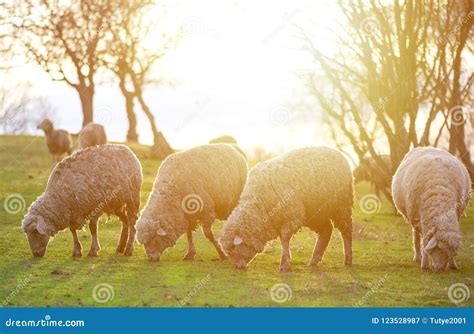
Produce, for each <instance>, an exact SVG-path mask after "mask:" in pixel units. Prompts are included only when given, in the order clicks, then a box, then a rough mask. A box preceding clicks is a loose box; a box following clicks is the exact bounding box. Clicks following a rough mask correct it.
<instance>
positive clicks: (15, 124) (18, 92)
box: [0, 84, 54, 135]
mask: <svg viewBox="0 0 474 334" xmlns="http://www.w3.org/2000/svg"><path fill="white" fill-rule="evenodd" d="M30 88H31V85H30V84H17V85H14V86H13V87H0V132H1V133H3V134H12V135H17V134H31V133H33V132H35V131H36V127H37V126H38V124H39V123H40V122H41V121H42V120H43V119H44V118H52V116H53V114H54V109H53V107H52V106H51V105H50V103H49V102H48V100H47V99H46V98H44V97H41V96H34V95H32V93H31V89H30Z"/></svg>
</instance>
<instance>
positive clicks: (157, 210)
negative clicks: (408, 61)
mask: <svg viewBox="0 0 474 334" xmlns="http://www.w3.org/2000/svg"><path fill="white" fill-rule="evenodd" d="M246 179H247V162H246V161H245V159H244V157H243V155H242V153H241V152H239V151H238V150H237V149H236V148H235V147H233V145H227V144H213V145H203V146H198V147H195V148H192V149H189V150H186V151H181V152H179V153H175V154H172V155H170V156H169V157H168V158H166V159H165V161H163V163H162V165H161V167H160V169H159V171H158V175H157V177H156V180H155V184H154V186H153V191H152V193H151V194H150V197H149V198H148V202H147V204H146V206H145V208H144V209H143V211H142V214H141V216H140V219H139V221H138V223H137V239H138V241H139V242H140V243H142V244H143V245H144V246H145V250H146V253H147V255H148V258H149V260H151V261H158V260H159V259H160V256H161V254H162V253H163V252H164V250H165V249H167V248H168V247H172V246H174V245H175V243H176V241H177V240H178V238H179V237H180V236H181V235H182V234H184V233H186V235H187V239H188V252H187V254H186V256H185V259H186V260H192V259H193V258H194V256H195V254H196V250H195V247H194V244H193V239H192V232H193V231H194V230H195V229H196V228H197V226H198V225H199V224H200V225H201V226H202V230H203V232H204V235H205V236H206V237H207V239H208V240H209V241H210V242H211V243H212V244H213V245H214V247H215V248H216V250H217V253H218V254H219V257H220V258H221V259H224V258H225V254H224V252H223V251H222V249H221V246H220V245H219V244H218V242H217V240H216V239H215V238H214V235H213V232H212V229H211V226H212V223H213V222H214V221H215V219H216V218H217V219H221V220H222V219H226V218H227V216H228V215H229V214H230V212H231V211H232V209H233V208H234V207H235V205H237V201H238V200H239V196H240V193H241V192H242V189H243V187H244V184H245V181H246Z"/></svg>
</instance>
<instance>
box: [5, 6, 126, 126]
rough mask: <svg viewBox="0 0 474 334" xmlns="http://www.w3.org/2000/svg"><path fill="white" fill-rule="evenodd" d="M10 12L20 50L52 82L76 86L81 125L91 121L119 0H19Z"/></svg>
mask: <svg viewBox="0 0 474 334" xmlns="http://www.w3.org/2000/svg"><path fill="white" fill-rule="evenodd" d="M9 10H10V17H11V25H12V31H13V36H14V37H15V40H16V41H17V42H18V43H19V47H20V49H19V52H23V51H24V53H26V55H27V57H28V58H29V59H30V60H32V61H34V62H36V63H37V64H38V65H39V66H41V68H42V69H43V70H44V71H46V72H47V73H48V74H49V75H50V76H51V78H52V79H53V80H55V81H62V82H65V83H67V84H68V85H69V86H71V87H72V88H74V89H75V90H76V92H77V93H78V95H79V99H80V102H81V107H82V113H83V126H84V125H86V124H87V123H89V122H92V121H93V119H94V111H93V102H94V93H95V82H96V74H97V72H98V71H99V69H100V66H101V58H102V57H103V56H104V55H105V51H106V43H104V38H105V35H106V33H107V32H108V31H109V30H110V22H112V20H111V18H113V16H114V13H115V12H116V11H117V10H120V2H119V1H111V0H94V1H85V0H70V1H56V0H42V1H39V0H16V1H13V2H12V3H11V4H10V5H9Z"/></svg>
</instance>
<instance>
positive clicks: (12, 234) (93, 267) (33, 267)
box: [0, 136, 474, 307]
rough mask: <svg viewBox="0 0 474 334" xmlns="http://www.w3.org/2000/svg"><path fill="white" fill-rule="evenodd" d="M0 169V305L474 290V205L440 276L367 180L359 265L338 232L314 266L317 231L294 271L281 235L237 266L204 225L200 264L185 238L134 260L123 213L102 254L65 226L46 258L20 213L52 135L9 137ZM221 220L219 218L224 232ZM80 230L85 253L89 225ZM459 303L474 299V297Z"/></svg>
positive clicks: (424, 295)
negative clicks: (127, 252) (369, 203)
mask: <svg viewBox="0 0 474 334" xmlns="http://www.w3.org/2000/svg"><path fill="white" fill-rule="evenodd" d="M133 150H134V151H135V152H136V153H137V155H138V156H139V158H140V160H141V162H142V165H143V170H144V185H143V189H142V205H143V204H144V203H145V201H146V198H147V196H148V193H149V191H150V190H151V187H152V183H153V180H154V178H155V174H156V171H157V169H158V166H159V164H160V162H159V161H154V160H150V159H147V158H146V152H147V148H146V147H145V146H140V145H137V146H134V147H133ZM0 166H1V168H0V189H1V193H0V196H1V197H0V199H1V203H0V204H1V205H0V254H1V255H0V281H1V284H0V302H1V303H2V305H4V306H59V307H61V306H107V307H111V306H112V307H113V306H137V307H142V306H145V307H146V306H177V305H184V306H195V307H203V306H205V307H207V306H208V307H234V306H235V307H239V306H271V307H280V306H284V307H292V306H293V307H294V306H448V307H456V306H457V304H455V303H454V302H453V301H452V300H450V298H448V289H449V287H450V286H452V285H453V284H455V283H462V284H464V285H465V286H467V287H468V289H469V290H470V291H471V292H473V287H474V205H472V204H471V206H470V207H469V210H468V212H467V217H464V218H463V219H462V223H461V229H462V232H463V236H464V237H463V240H464V249H463V251H462V252H461V253H460V254H459V255H458V257H457V260H458V265H459V267H460V269H459V270H457V271H454V270H450V271H447V272H444V273H440V274H435V273H431V272H425V271H422V270H421V269H420V268H419V267H418V265H417V264H415V263H414V262H412V250H411V229H410V227H409V226H408V225H407V224H405V223H404V222H403V220H402V218H401V217H399V216H395V215H394V214H393V209H392V208H391V206H390V205H389V204H388V202H387V201H386V200H385V199H384V200H383V201H382V204H381V208H380V210H378V211H377V212H376V213H373V214H370V213H364V212H362V210H361V208H360V202H361V201H360V199H361V198H362V197H363V196H364V195H367V194H370V189H369V187H368V185H367V184H361V185H358V186H357V189H356V202H355V211H354V221H355V227H354V265H353V266H352V267H350V268H346V267H344V265H343V264H342V260H343V253H342V244H341V241H340V238H339V233H334V234H333V238H332V240H331V243H330V244H329V247H328V250H327V252H326V254H325V257H324V259H323V261H322V263H321V264H320V265H319V267H318V268H315V269H312V268H309V267H307V266H306V262H307V261H308V260H309V258H310V256H311V251H312V248H313V244H314V235H313V234H312V233H310V232H309V231H308V230H303V231H301V232H300V233H298V234H297V235H296V236H295V237H294V238H293V240H292V243H291V249H292V254H293V262H292V269H291V271H290V272H288V273H280V272H279V271H278V264H279V258H280V245H279V241H278V240H275V241H273V242H271V243H270V244H268V246H267V249H266V251H265V253H263V254H261V255H259V256H258V257H257V258H256V259H255V260H254V261H253V262H252V263H251V264H250V266H249V268H248V269H247V270H245V271H237V270H234V269H233V268H232V266H231V263H230V262H229V261H223V262H220V261H218V260H217V259H218V257H217V254H216V252H215V250H214V248H213V247H212V245H211V244H210V243H209V242H208V241H207V240H206V239H205V237H204V236H203V234H202V232H201V231H198V232H196V233H195V240H196V250H197V255H196V259H195V261H194V262H187V261H186V262H185V261H182V257H183V256H184V254H185V250H186V241H185V237H184V236H183V238H181V239H180V240H179V242H178V244H177V246H176V247H174V248H173V249H169V250H168V251H167V252H166V253H165V254H164V255H163V256H162V258H161V261H160V262H159V263H151V262H148V261H147V260H146V257H145V253H144V249H143V247H142V246H141V245H138V244H137V245H136V248H135V253H134V255H133V256H132V257H124V256H121V255H117V254H115V245H116V242H117V240H118V236H119V230H120V224H119V222H118V221H117V219H116V218H114V219H111V220H110V221H109V222H108V223H107V224H106V223H105V221H106V217H105V216H104V217H102V220H101V224H100V227H99V238H100V242H101V246H102V251H101V253H100V254H99V257H97V258H89V257H87V256H83V257H82V258H80V259H72V258H71V252H72V245H73V242H72V236H71V234H70V232H69V231H64V232H62V233H59V234H58V235H57V236H56V237H55V238H54V240H52V241H51V242H50V244H49V247H48V251H47V253H46V256H45V257H44V258H41V259H35V258H33V257H32V255H31V253H30V249H29V246H28V243H27V241H26V238H25V235H24V233H23V232H22V230H21V220H22V217H23V215H24V214H25V213H26V210H27V208H28V206H29V205H30V204H31V202H32V201H33V200H34V199H35V198H36V197H37V196H38V195H39V194H41V193H42V192H43V190H44V187H45V184H46V181H47V178H48V176H49V172H50V170H51V168H52V166H53V163H52V161H51V158H50V156H49V155H48V154H47V150H46V146H45V144H44V141H43V138H40V137H26V136H18V137H8V136H3V137H0ZM18 195H19V196H18ZM12 196H13V197H12ZM14 196H17V197H18V198H19V199H20V202H19V204H20V205H19V207H14V204H15V203H14V201H13V199H14V198H15V197H14ZM20 196H21V197H20ZM21 198H24V200H25V205H23V203H21ZM366 198H367V197H366ZM8 206H10V207H8ZM7 208H8V210H6V209H7ZM7 211H8V212H7ZM364 211H366V210H364ZM9 212H10V213H9ZM221 226H222V223H219V224H216V225H215V227H214V229H215V232H216V234H217V233H218V230H220V228H221ZM79 236H80V240H81V242H82V245H83V254H84V255H86V254H87V252H88V249H89V246H90V235H89V232H88V230H84V231H81V232H80V233H79ZM272 288H273V290H272ZM464 292H468V291H465V290H464ZM473 293H474V292H473ZM463 299H466V298H463ZM458 305H462V306H474V298H470V299H467V300H464V301H463V302H462V303H460V304H458Z"/></svg>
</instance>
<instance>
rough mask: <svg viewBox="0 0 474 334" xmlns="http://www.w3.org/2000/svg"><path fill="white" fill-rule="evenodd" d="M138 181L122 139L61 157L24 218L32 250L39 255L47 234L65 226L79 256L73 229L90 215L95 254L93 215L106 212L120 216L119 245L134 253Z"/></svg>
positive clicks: (134, 160)
mask: <svg viewBox="0 0 474 334" xmlns="http://www.w3.org/2000/svg"><path fill="white" fill-rule="evenodd" d="M141 184H142V168H141V165H140V162H139V161H138V159H137V157H136V156H135V154H133V152H132V151H131V150H130V149H129V148H128V147H126V146H124V145H103V146H98V147H94V148H92V147H91V148H86V149H83V150H80V151H78V152H76V153H75V154H74V155H72V156H70V157H68V158H66V159H64V160H63V161H61V162H60V163H59V164H57V165H56V167H55V168H54V169H53V171H52V172H51V175H50V177H49V180H48V184H47V186H46V190H45V192H44V193H43V194H42V195H41V196H39V197H38V198H37V199H36V201H35V202H34V203H33V204H32V205H31V206H30V208H29V210H28V214H27V215H26V216H25V218H24V220H23V224H22V227H23V231H24V232H25V233H26V235H27V238H28V242H29V244H30V248H31V251H32V253H33V255H34V256H35V257H42V256H43V255H44V254H45V252H46V247H47V245H48V242H49V239H50V237H52V236H54V235H55V234H57V233H58V232H59V231H61V230H64V229H66V228H69V229H70V230H71V232H72V235H73V237H74V250H73V256H81V250H82V246H81V243H80V242H79V239H78V237H77V230H80V229H82V228H83V226H84V225H85V224H86V223H87V221H88V222H89V229H90V231H91V234H92V245H91V249H90V252H89V256H96V255H97V253H98V251H99V250H100V245H99V240H98V236H97V221H98V219H99V217H100V216H101V215H102V213H104V212H105V213H107V214H109V215H110V214H114V215H116V216H118V217H119V218H120V220H121V221H122V232H121V235H120V241H119V243H118V246H117V251H118V252H120V253H122V252H123V253H124V254H125V255H132V252H133V242H134V240H135V222H136V219H137V214H138V210H139V206H140V187H141Z"/></svg>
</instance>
